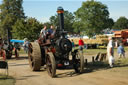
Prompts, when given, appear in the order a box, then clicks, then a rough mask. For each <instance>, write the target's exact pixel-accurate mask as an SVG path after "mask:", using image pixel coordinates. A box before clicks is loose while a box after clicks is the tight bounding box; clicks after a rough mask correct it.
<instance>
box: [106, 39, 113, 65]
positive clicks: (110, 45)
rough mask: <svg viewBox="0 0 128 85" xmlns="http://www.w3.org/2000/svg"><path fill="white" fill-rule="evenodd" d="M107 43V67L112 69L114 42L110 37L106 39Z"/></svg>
mask: <svg viewBox="0 0 128 85" xmlns="http://www.w3.org/2000/svg"><path fill="white" fill-rule="evenodd" d="M108 40H109V42H108V45H107V56H108V61H109V65H110V67H113V64H114V42H113V39H112V37H109V38H108Z"/></svg>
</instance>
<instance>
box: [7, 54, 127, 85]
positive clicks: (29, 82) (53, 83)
mask: <svg viewBox="0 0 128 85" xmlns="http://www.w3.org/2000/svg"><path fill="white" fill-rule="evenodd" d="M22 56H26V55H22ZM127 67H128V66H127ZM123 68H125V67H123ZM118 69H119V68H118ZM120 69H121V67H120ZM116 70H117V68H109V69H102V70H96V71H92V72H91V71H90V72H85V73H83V74H74V70H73V69H70V70H69V69H68V70H57V77H56V78H51V77H50V76H49V75H48V74H47V72H46V71H43V70H41V71H39V72H32V71H31V70H30V67H29V65H28V59H26V57H21V58H20V59H19V60H15V59H12V60H9V75H11V76H13V77H15V78H16V85H128V80H127V79H128V73H127V72H128V69H126V70H123V72H122V70H119V71H120V72H119V71H116Z"/></svg>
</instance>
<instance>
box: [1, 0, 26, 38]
mask: <svg viewBox="0 0 128 85" xmlns="http://www.w3.org/2000/svg"><path fill="white" fill-rule="evenodd" d="M22 3H23V0H3V2H2V4H1V5H0V10H1V12H0V33H1V34H2V36H3V37H6V36H5V34H7V33H6V32H7V29H9V30H12V26H13V25H14V24H15V22H16V21H17V19H21V18H25V16H24V12H23V8H22ZM10 36H11V35H10Z"/></svg>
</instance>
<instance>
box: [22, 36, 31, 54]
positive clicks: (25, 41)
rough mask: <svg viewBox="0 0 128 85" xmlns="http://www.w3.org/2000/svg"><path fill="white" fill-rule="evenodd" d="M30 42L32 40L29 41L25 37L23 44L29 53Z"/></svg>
mask: <svg viewBox="0 0 128 85" xmlns="http://www.w3.org/2000/svg"><path fill="white" fill-rule="evenodd" d="M29 44H30V42H29V41H28V39H27V38H25V39H24V45H23V46H24V50H25V52H26V53H28V48H29Z"/></svg>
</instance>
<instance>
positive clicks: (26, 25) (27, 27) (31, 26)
mask: <svg viewBox="0 0 128 85" xmlns="http://www.w3.org/2000/svg"><path fill="white" fill-rule="evenodd" d="M42 27H43V26H42V24H41V23H40V22H39V21H37V20H36V19H35V18H28V19H26V20H24V19H21V20H17V22H16V23H15V25H14V26H13V30H12V32H13V36H14V37H15V38H17V39H24V38H28V39H29V40H30V41H34V40H37V39H38V37H39V34H40V30H41V29H42Z"/></svg>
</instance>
